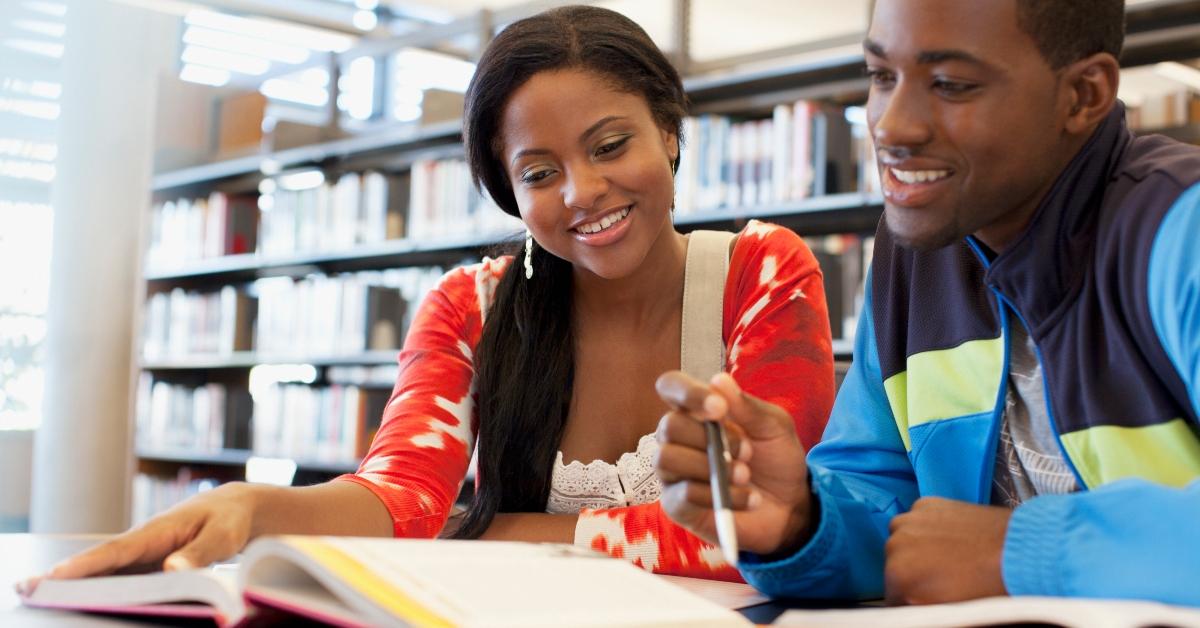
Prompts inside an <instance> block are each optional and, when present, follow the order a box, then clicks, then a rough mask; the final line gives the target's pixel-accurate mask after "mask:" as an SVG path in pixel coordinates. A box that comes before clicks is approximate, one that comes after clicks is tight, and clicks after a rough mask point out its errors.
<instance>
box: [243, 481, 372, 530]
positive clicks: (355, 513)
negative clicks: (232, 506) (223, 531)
mask: <svg viewBox="0 0 1200 628" xmlns="http://www.w3.org/2000/svg"><path fill="white" fill-rule="evenodd" d="M245 490H246V491H247V493H248V494H249V495H250V496H251V499H252V500H253V504H254V510H253V513H254V514H253V521H252V524H251V529H250V538H255V537H258V536H263V535H267V534H324V535H332V536H392V518H391V515H389V514H388V511H387V508H386V507H385V506H384V505H383V502H381V501H379V498H378V497H376V496H375V494H374V493H372V492H371V491H370V490H369V489H367V488H366V487H363V486H360V485H358V484H355V483H353V482H336V481H335V482H326V483H324V484H317V485H314V486H301V487H291V486H289V487H279V486H266V485H256V484H247V485H245Z"/></svg>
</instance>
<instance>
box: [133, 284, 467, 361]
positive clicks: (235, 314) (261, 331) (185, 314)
mask: <svg viewBox="0 0 1200 628" xmlns="http://www.w3.org/2000/svg"><path fill="white" fill-rule="evenodd" d="M442 275H443V271H442V270H441V269H440V268H437V267H412V268H396V269H389V270H385V271H363V272H358V273H342V274H337V275H324V274H313V275H308V276H306V277H301V278H292V277H286V276H281V277H265V278H262V279H258V280H256V281H254V282H253V283H251V284H248V285H245V286H233V285H226V286H222V287H221V288H220V289H218V290H216V291H210V292H199V291H190V290H184V289H183V288H174V289H172V290H171V291H169V292H157V293H154V294H152V295H151V296H150V297H149V299H148V300H147V303H146V309H145V319H144V332H143V333H144V338H143V347H142V355H143V358H144V359H145V360H150V361H154V360H164V359H172V358H187V357H197V356H206V357H221V356H225V357H228V356H231V355H233V354H235V353H239V352H247V351H256V352H258V353H259V354H262V355H263V356H266V357H268V358H269V357H273V356H281V357H285V358H293V359H297V360H303V359H305V358H314V359H315V358H322V357H331V356H344V355H356V354H360V353H363V352H365V351H387V350H397V349H399V348H400V346H401V345H402V344H403V340H404V334H405V333H406V330H407V329H408V324H409V322H410V319H411V318H412V315H413V310H414V309H415V308H414V307H410V306H409V304H417V303H420V302H421V300H423V299H424V298H425V295H426V294H427V293H428V292H429V290H431V289H432V288H433V287H434V286H436V285H437V283H438V281H440V279H441V277H442Z"/></svg>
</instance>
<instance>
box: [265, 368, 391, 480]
mask: <svg viewBox="0 0 1200 628" xmlns="http://www.w3.org/2000/svg"><path fill="white" fill-rule="evenodd" d="M389 392H390V391H388V390H381V389H373V390H372V389H364V388H360V387H358V386H341V385H332V386H315V387H314V386H306V385H296V384H291V385H288V384H281V385H274V386H264V387H263V388H262V389H261V390H258V391H256V392H255V394H254V413H253V417H254V420H253V428H252V432H253V433H252V435H251V443H252V444H251V449H252V450H253V452H254V454H255V455H259V456H265V457H271V458H292V459H296V460H304V461H310V462H321V463H347V462H350V461H354V460H359V459H361V458H362V457H363V456H364V455H366V452H367V447H368V446H369V445H370V443H371V439H372V438H374V436H375V432H376V431H377V430H378V429H379V420H380V417H382V416H383V409H384V406H385V405H386V404H387V400H388V395H389Z"/></svg>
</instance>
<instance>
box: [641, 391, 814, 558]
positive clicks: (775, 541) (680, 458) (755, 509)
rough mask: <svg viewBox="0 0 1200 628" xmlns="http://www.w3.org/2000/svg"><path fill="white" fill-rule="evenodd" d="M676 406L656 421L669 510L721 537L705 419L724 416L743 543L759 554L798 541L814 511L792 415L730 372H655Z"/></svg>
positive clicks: (704, 534) (703, 533)
mask: <svg viewBox="0 0 1200 628" xmlns="http://www.w3.org/2000/svg"><path fill="white" fill-rule="evenodd" d="M656 388H657V389H658V394H659V396H660V397H662V399H663V400H664V401H666V402H667V404H668V405H670V406H671V407H672V408H673V410H671V411H670V412H668V413H667V414H665V415H664V416H663V418H662V421H660V422H659V424H658V432H657V437H658V442H659V452H658V459H657V461H656V463H655V464H656V467H657V470H658V476H659V478H661V479H662V482H663V493H662V499H661V503H662V506H663V509H664V510H665V511H666V513H667V515H668V516H670V517H671V518H672V519H674V520H675V521H676V522H678V523H679V524H680V525H682V526H684V527H685V528H687V529H689V530H691V531H692V532H693V533H695V534H696V535H697V536H699V537H700V538H702V539H704V540H706V541H708V542H710V543H716V541H717V535H716V525H715V522H714V517H713V511H712V493H711V489H710V488H709V480H708V457H707V454H706V452H705V433H704V426H703V425H702V424H701V423H700V421H703V420H723V421H724V422H725V427H726V431H727V433H728V436H729V441H730V449H731V452H730V453H732V454H733V456H734V458H736V460H735V462H734V465H733V469H731V474H730V475H731V479H732V483H733V486H732V487H731V491H730V493H731V495H730V497H731V498H732V501H733V508H734V511H735V512H734V521H735V526H736V528H737V535H738V545H739V546H740V547H741V548H742V549H744V550H746V551H750V552H754V553H756V554H773V553H776V552H779V551H792V550H795V549H798V548H799V547H800V546H801V545H803V543H804V541H806V540H807V537H806V534H807V531H808V526H809V519H810V504H809V502H810V493H809V490H808V468H807V467H806V466H805V463H804V446H803V445H801V444H800V439H799V438H798V437H797V436H796V427H795V425H794V424H793V422H792V417H791V416H790V415H788V413H787V412H786V411H785V410H783V409H782V408H780V407H779V406H776V405H774V404H770V403H767V402H765V401H762V400H760V399H756V398H754V397H752V396H750V395H747V394H745V393H743V392H742V391H741V389H740V388H739V387H738V385H737V383H736V382H734V380H733V378H732V377H730V376H729V375H728V374H724V373H722V374H718V375H717V376H716V377H714V378H713V379H712V381H711V382H710V383H709V384H705V383H703V382H700V381H698V380H696V379H693V378H691V377H689V376H687V375H685V374H683V373H680V372H670V373H666V374H664V375H663V376H662V377H659V378H658V382H657V384H656Z"/></svg>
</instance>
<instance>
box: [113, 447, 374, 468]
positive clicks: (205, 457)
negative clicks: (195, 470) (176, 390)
mask: <svg viewBox="0 0 1200 628" xmlns="http://www.w3.org/2000/svg"><path fill="white" fill-rule="evenodd" d="M136 455H137V457H138V459H139V460H146V461H152V462H164V463H169V464H178V465H208V466H218V467H245V466H246V461H247V460H249V459H250V458H251V457H253V456H254V452H252V451H250V450H248V449H222V450H219V451H209V452H204V451H193V450H189V449H173V448H171V449H168V448H153V449H138V450H137V453H136ZM295 462H296V467H297V469H299V470H301V471H315V472H318V473H331V474H334V473H337V474H340V473H354V472H355V471H357V470H358V461H357V460H344V461H340V462H339V461H330V462H324V461H316V460H305V459H295Z"/></svg>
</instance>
